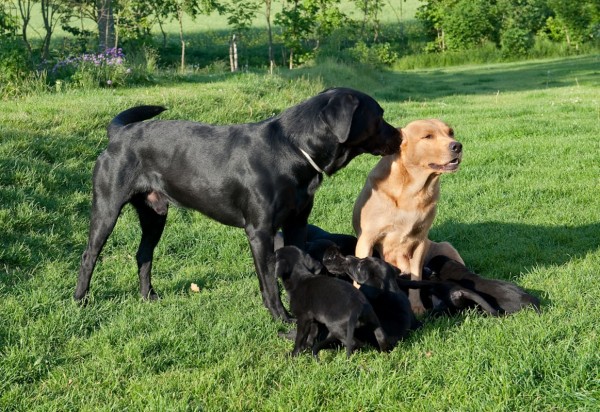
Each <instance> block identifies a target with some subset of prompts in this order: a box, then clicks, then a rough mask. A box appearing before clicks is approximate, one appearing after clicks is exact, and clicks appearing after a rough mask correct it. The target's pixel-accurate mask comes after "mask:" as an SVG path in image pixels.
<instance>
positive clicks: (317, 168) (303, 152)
mask: <svg viewBox="0 0 600 412" xmlns="http://www.w3.org/2000/svg"><path fill="white" fill-rule="evenodd" d="M299 149H300V148H299ZM300 151H301V152H302V154H303V155H304V157H306V160H308V163H310V165H311V166H312V167H314V168H315V170H316V171H317V172H319V173H324V172H323V169H321V168H320V167H319V166H318V165H317V164H316V163H315V161H314V160H313V159H312V157H310V155H309V154H308V153H306V152H305V151H304V150H302V149H300Z"/></svg>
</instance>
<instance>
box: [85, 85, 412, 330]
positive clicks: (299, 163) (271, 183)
mask: <svg viewBox="0 0 600 412" xmlns="http://www.w3.org/2000/svg"><path fill="white" fill-rule="evenodd" d="M163 110H165V109H164V108H163V107H160V106H140V107H134V108H131V109H129V110H126V111H124V112H122V113H120V114H119V115H117V116H116V117H115V118H114V119H113V120H112V122H111V123H110V125H109V126H108V136H109V140H110V141H109V144H108V147H107V149H106V150H105V151H104V152H102V153H101V154H100V156H99V157H98V160H97V161H96V166H95V168H94V174H93V200H92V211H91V219H90V231H89V240H88V244H87V247H86V249H85V251H84V253H83V255H82V259H81V266H80V269H79V277H78V280H77V286H76V289H75V293H74V298H75V299H76V300H81V299H83V298H84V297H85V296H86V294H87V292H88V290H89V287H90V281H91V277H92V272H93V270H94V266H95V265H96V261H97V258H98V255H99V254H100V252H101V250H102V248H103V246H104V244H105V243H106V240H107V238H108V236H109V235H110V233H111V232H112V230H113V228H114V226H115V223H116V221H117V218H118V217H119V214H120V212H121V209H122V208H123V206H124V205H125V204H126V203H131V204H132V205H133V206H134V208H135V209H136V210H137V213H138V215H139V219H140V224H141V228H142V240H141V243H140V245H139V248H138V251H137V255H136V258H137V264H138V275H139V279H140V293H141V295H142V297H143V298H150V299H154V298H156V297H157V296H156V293H155V292H154V289H153V287H152V284H151V281H150V277H151V276H150V272H151V267H152V258H153V253H154V249H155V247H156V245H157V243H158V241H159V240H160V237H161V235H162V232H163V229H164V226H165V222H166V215H167V206H168V204H170V203H174V204H178V205H181V206H183V207H187V208H191V209H195V210H198V211H200V212H202V213H204V214H205V215H207V216H209V217H211V218H213V219H215V220H217V221H219V222H221V223H224V224H226V225H230V226H235V227H240V228H244V229H245V231H246V234H247V236H248V240H249V242H250V248H251V250H252V254H253V257H254V264H255V266H256V271H257V274H258V278H259V285H260V289H261V292H262V297H263V302H264V304H265V306H266V307H267V309H268V310H269V311H270V313H271V314H272V316H273V317H275V318H281V319H283V320H289V315H288V313H287V312H286V311H285V309H284V307H283V305H282V303H281V298H280V295H279V290H278V287H277V280H276V277H275V270H274V266H273V265H274V259H273V253H274V236H275V233H276V231H277V230H278V229H279V228H282V230H283V235H284V239H285V244H286V245H296V246H299V247H303V246H304V242H305V239H306V225H307V219H308V216H309V214H310V212H311V210H312V206H313V199H314V194H315V192H316V190H317V188H318V187H319V185H320V184H321V181H322V179H323V175H322V173H321V172H320V171H319V170H317V168H315V167H314V166H313V165H311V163H310V162H309V160H308V159H307V158H306V157H305V155H303V153H302V150H303V151H304V152H306V153H308V155H309V156H310V157H311V158H312V160H313V161H314V163H316V165H317V166H318V168H320V169H322V171H324V173H326V174H328V175H331V174H333V173H335V172H336V171H338V170H339V169H341V168H342V167H344V166H345V165H347V164H348V163H349V162H350V161H351V160H352V159H353V158H354V157H356V156H357V155H359V154H361V153H371V154H376V155H388V154H392V153H395V152H397V151H398V150H399V145H400V134H399V132H398V131H397V130H396V128H394V127H392V126H391V125H390V124H388V123H387V122H385V121H384V120H383V117H382V116H383V109H382V108H381V107H380V106H379V104H377V102H376V101H375V100H374V99H373V98H371V97H370V96H368V95H366V94H364V93H361V92H358V91H355V90H352V89H346V88H335V89H329V90H326V91H324V92H322V93H320V94H318V95H317V96H315V97H312V98H310V99H308V100H306V101H304V102H302V103H300V104H298V105H296V106H294V107H291V108H289V109H288V110H286V111H284V112H283V113H281V114H280V115H278V116H275V117H272V118H270V119H267V120H264V121H262V122H258V123H252V124H239V125H226V126H214V125H208V124H202V123H197V122H191V121H182V120H170V121H150V122H142V121H143V120H147V119H150V118H152V117H154V116H156V115H158V114H159V113H161V112H162V111H163Z"/></svg>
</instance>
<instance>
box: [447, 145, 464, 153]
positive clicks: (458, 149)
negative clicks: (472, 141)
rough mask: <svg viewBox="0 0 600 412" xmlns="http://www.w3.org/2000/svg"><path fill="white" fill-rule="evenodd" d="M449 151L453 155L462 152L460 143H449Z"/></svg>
mask: <svg viewBox="0 0 600 412" xmlns="http://www.w3.org/2000/svg"><path fill="white" fill-rule="evenodd" d="M450 150H451V151H453V152H454V153H460V152H462V144H461V143H460V142H452V143H450Z"/></svg>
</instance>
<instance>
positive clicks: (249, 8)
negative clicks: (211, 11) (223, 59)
mask: <svg viewBox="0 0 600 412" xmlns="http://www.w3.org/2000/svg"><path fill="white" fill-rule="evenodd" d="M259 7H260V3H259V2H258V1H257V0H251V1H245V0H230V3H225V4H224V5H223V11H224V12H225V13H226V14H227V23H228V24H229V25H230V26H232V27H233V34H232V38H231V42H230V45H229V61H230V66H231V71H232V72H234V71H237V70H238V53H237V44H238V40H239V39H240V38H241V37H242V35H243V34H244V33H245V32H247V31H248V29H249V28H250V26H251V25H252V20H254V18H255V17H256V14H257V12H258V9H259Z"/></svg>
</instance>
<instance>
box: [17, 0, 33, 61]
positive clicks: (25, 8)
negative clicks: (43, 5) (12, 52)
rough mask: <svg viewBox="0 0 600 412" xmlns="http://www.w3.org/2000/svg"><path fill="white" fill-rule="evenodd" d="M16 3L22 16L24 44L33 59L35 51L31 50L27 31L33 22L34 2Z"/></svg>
mask: <svg viewBox="0 0 600 412" xmlns="http://www.w3.org/2000/svg"><path fill="white" fill-rule="evenodd" d="M16 3H17V8H18V9H19V15H20V16H21V38H22V39H23V43H25V47H27V51H28V53H29V58H31V56H32V54H33V51H32V49H31V43H30V42H29V37H28V34H27V30H28V28H29V22H30V21H31V11H32V10H33V3H34V2H33V0H17V2H16Z"/></svg>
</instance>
